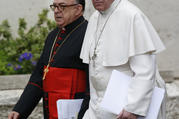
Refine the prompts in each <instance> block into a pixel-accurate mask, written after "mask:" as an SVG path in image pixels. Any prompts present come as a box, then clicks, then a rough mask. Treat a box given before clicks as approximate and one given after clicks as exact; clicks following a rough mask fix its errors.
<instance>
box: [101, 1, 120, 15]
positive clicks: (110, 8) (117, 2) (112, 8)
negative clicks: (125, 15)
mask: <svg viewBox="0 0 179 119" xmlns="http://www.w3.org/2000/svg"><path fill="white" fill-rule="evenodd" d="M120 1H121V0H114V1H113V2H112V4H111V6H110V7H109V8H108V9H107V10H105V11H100V13H101V15H104V16H106V15H108V14H111V13H112V12H113V11H114V9H116V7H117V5H118V4H119V2H120Z"/></svg>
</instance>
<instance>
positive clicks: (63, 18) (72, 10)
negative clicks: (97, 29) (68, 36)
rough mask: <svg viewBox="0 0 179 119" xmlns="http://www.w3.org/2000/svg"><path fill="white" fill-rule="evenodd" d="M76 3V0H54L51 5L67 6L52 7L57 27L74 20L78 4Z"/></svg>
mask: <svg viewBox="0 0 179 119" xmlns="http://www.w3.org/2000/svg"><path fill="white" fill-rule="evenodd" d="M75 4H77V3H76V0H54V2H53V5H55V6H68V7H63V8H61V7H58V8H57V7H55V9H54V18H55V21H56V24H57V25H58V26H59V27H61V28H62V27H65V26H66V25H68V24H70V23H71V22H73V21H74V20H76V17H77V14H76V13H77V12H78V10H79V9H76V8H77V7H78V5H79V4H77V5H75Z"/></svg>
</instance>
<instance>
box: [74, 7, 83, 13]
mask: <svg viewBox="0 0 179 119" xmlns="http://www.w3.org/2000/svg"><path fill="white" fill-rule="evenodd" d="M76 9H77V11H76V13H75V14H76V15H79V14H80V15H81V14H82V13H83V6H82V5H81V4H78V5H77V6H76Z"/></svg>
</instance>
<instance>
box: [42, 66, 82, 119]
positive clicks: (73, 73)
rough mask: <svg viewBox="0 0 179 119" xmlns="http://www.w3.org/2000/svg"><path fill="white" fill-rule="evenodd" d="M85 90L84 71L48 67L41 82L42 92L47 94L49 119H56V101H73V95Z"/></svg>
mask: <svg viewBox="0 0 179 119" xmlns="http://www.w3.org/2000/svg"><path fill="white" fill-rule="evenodd" d="M44 68H46V67H44ZM85 89H86V75H85V72H84V71H82V70H79V69H67V68H55V67H49V72H48V73H47V75H46V78H45V80H43V90H44V92H46V93H48V108H49V119H58V114H57V107H56V101H57V100H58V99H74V96H75V93H78V92H85ZM46 100H47V99H46Z"/></svg>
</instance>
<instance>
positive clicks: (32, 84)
mask: <svg viewBox="0 0 179 119" xmlns="http://www.w3.org/2000/svg"><path fill="white" fill-rule="evenodd" d="M43 55H44V50H43V53H42V54H41V56H40V59H39V61H38V63H37V65H36V67H35V69H34V71H33V73H32V75H31V77H30V80H29V82H28V84H27V85H26V87H25V89H24V91H23V93H22V95H21V97H20V99H19V101H18V102H17V104H16V105H15V107H14V109H13V111H16V112H18V113H19V114H20V119H26V118H27V117H28V116H29V115H30V114H31V112H32V111H33V109H34V108H35V107H36V105H37V104H38V102H39V101H40V99H41V97H42V96H43V90H42V75H43V67H44V62H43V60H44V59H43Z"/></svg>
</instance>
